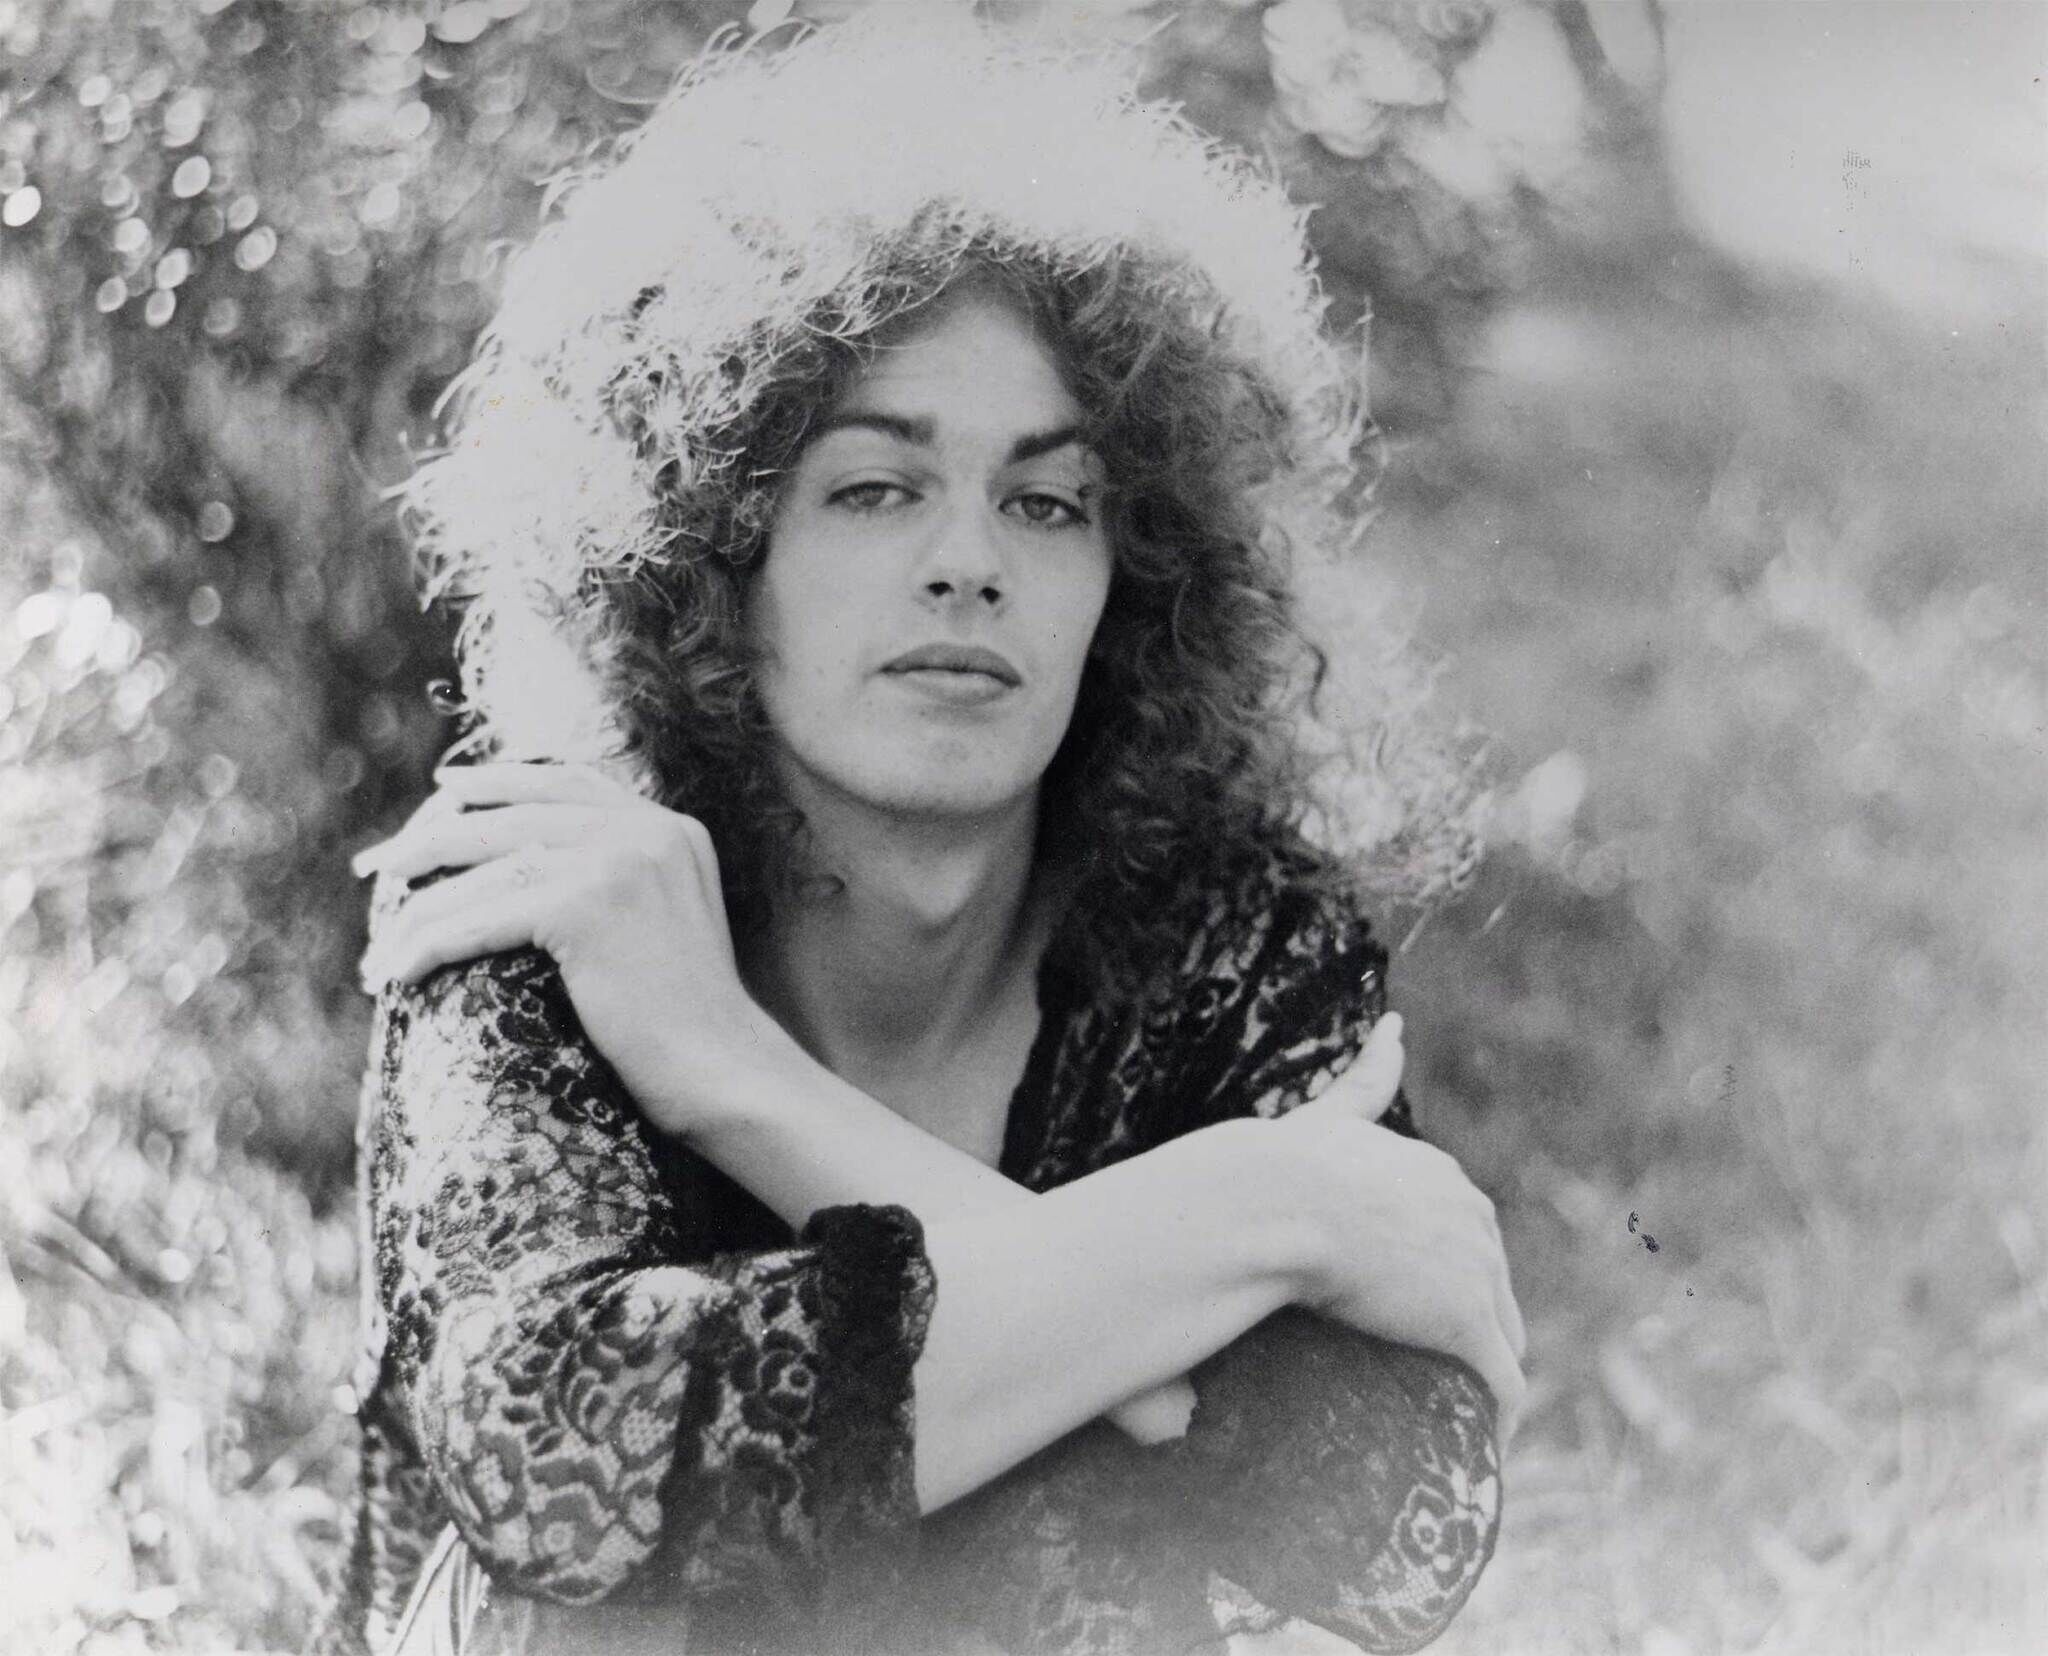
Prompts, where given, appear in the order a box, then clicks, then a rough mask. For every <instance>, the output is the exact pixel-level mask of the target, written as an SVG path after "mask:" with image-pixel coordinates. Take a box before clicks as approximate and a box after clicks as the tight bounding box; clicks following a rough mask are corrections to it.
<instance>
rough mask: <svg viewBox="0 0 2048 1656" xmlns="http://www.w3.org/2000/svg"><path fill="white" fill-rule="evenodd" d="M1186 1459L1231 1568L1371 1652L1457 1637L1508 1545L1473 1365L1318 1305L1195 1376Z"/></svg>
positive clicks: (1215, 1555) (1284, 1315)
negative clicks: (1450, 1630)
mask: <svg viewBox="0 0 2048 1656" xmlns="http://www.w3.org/2000/svg"><path fill="white" fill-rule="evenodd" d="M1193 1381H1194V1386H1195V1396H1196V1405H1195V1414H1194V1418H1193V1420H1192V1421H1191V1422H1190V1424H1189V1428H1188V1434H1187V1437H1186V1438H1185V1439H1184V1440H1183V1442H1182V1444H1181V1448H1180V1456H1181V1459H1182V1461H1183V1463H1184V1464H1185V1465H1186V1466H1187V1467H1188V1469H1189V1471H1190V1474H1191V1478H1190V1484H1191V1488H1190V1491H1189V1493H1190V1496H1191V1499H1192V1502H1193V1504H1194V1508H1195V1514H1194V1515H1195V1517H1196V1521H1197V1523H1198V1525H1199V1527H1200V1528H1201V1529H1202V1531H1203V1532H1204V1535H1205V1540H1206V1543H1207V1545H1206V1550H1207V1552H1208V1554H1209V1557H1210V1558H1211V1559H1212V1561H1213V1562H1214V1563H1215V1566H1216V1568H1217V1570H1218V1572H1219V1573H1221V1574H1222V1575H1224V1576H1226V1577H1228V1578H1229V1579H1230V1580H1231V1581H1233V1582H1235V1583H1236V1584H1237V1585H1238V1586H1240V1587H1243V1588H1245V1589H1246V1590H1248V1591H1249V1592H1250V1593H1252V1594H1253V1595H1254V1596H1255V1597H1256V1598H1257V1599H1259V1600H1260V1602H1262V1603H1263V1604H1265V1605H1268V1606H1270V1607H1271V1608H1272V1609H1274V1610H1278V1611H1282V1612H1284V1613H1286V1614H1287V1615H1291V1616H1300V1617H1302V1618H1303V1619H1305V1620H1307V1621H1311V1622H1314V1623H1316V1624H1317V1625H1318V1626H1320V1627H1324V1628H1327V1629H1329V1630H1330V1631H1331V1632H1333V1633H1337V1634H1340V1635H1342V1636H1343V1637H1345V1638H1348V1639H1350V1640H1352V1641H1353V1642H1354V1643H1356V1644H1358V1645H1359V1646H1360V1647H1361V1648H1363V1649H1366V1650H1372V1651H1410V1650H1415V1649H1419V1648H1420V1647H1421V1646H1422V1645H1424V1644H1427V1643H1428V1642H1429V1641H1430V1640H1431V1639H1433V1638H1435V1637H1436V1636H1437V1634H1439V1633H1441V1632H1442V1631H1443V1629H1444V1627H1445V1625H1446V1624H1447V1623H1448V1622H1449V1621H1450V1619H1451V1617H1453V1616H1454V1615H1456V1614H1457V1612H1458V1610H1459V1609H1460V1608H1461V1607H1462V1606H1463V1604H1464V1602H1465V1600H1466V1598H1467V1597H1469V1596H1470V1594H1471V1591H1472V1588H1473V1586H1474V1584H1475V1583H1476V1582H1477V1581H1478V1579H1479V1573H1480V1571H1481V1570H1483V1569H1484V1568H1485V1566H1486V1563H1487V1560H1488V1559H1489V1558H1491V1557H1492V1555H1493V1546H1494V1540H1495V1537H1496V1535H1497V1533H1498V1531H1499V1526H1500V1495H1501V1486H1500V1461H1499V1451H1498V1446H1497V1444H1496V1441H1495V1438H1494V1431H1493V1413H1494V1410H1493V1398H1492V1396H1491V1394H1490V1393H1489V1392H1488V1391H1487V1389H1486V1386H1485V1384H1484V1383H1483V1382H1482V1381H1481V1380H1480V1379H1479V1377H1478V1376H1477V1375H1476V1374H1474V1373H1473V1372H1472V1370H1471V1369H1469V1368H1467V1367H1466V1366H1465V1365H1464V1364H1463V1363H1460V1362H1458V1361H1457V1360H1456V1359H1454V1358H1450V1357H1445V1356H1442V1355H1440V1354H1438V1353H1435V1352H1427V1351H1418V1350H1415V1349H1413V1348H1411V1347H1408V1346H1399V1345H1394V1344H1391V1343H1390V1342H1388V1341H1385V1340H1379V1339H1374V1338H1373V1337H1371V1336H1370V1335H1366V1334H1361V1333H1358V1332H1357V1331H1355V1330H1352V1329H1348V1328H1345V1327H1343V1326H1341V1325H1340V1324H1337V1323H1332V1322H1329V1321H1327V1320H1326V1319H1323V1318H1319V1317H1316V1316H1312V1315H1310V1314H1309V1313H1307V1312H1302V1311H1283V1312H1281V1313H1280V1314H1279V1315H1277V1316H1274V1317H1271V1318H1268V1319H1267V1320H1266V1321H1265V1322H1264V1323H1262V1324H1260V1325H1259V1327H1258V1328H1256V1329H1254V1330H1253V1331H1252V1332H1251V1333H1250V1334H1248V1335H1246V1336H1245V1337H1244V1338H1243V1339H1241V1340H1238V1341H1237V1342H1236V1343H1235V1344H1233V1345H1231V1346H1228V1347H1226V1348H1225V1349H1224V1350H1223V1351H1221V1352H1219V1353H1218V1354H1217V1355H1216V1356H1215V1357H1213V1358H1211V1359H1210V1360H1209V1361H1208V1362H1206V1363H1204V1364H1202V1365H1200V1366H1199V1367H1198V1368H1197V1369H1196V1370H1195V1372H1194V1375H1193Z"/></svg>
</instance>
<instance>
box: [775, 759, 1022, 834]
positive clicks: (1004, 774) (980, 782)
mask: <svg viewBox="0 0 2048 1656" xmlns="http://www.w3.org/2000/svg"><path fill="white" fill-rule="evenodd" d="M988 757H990V756H989V755H987V754H986V753H977V754H974V755H963V754H960V753H941V754H931V753H919V754H916V755H893V756H890V758H889V759H888V760H884V761H883V762H880V763H871V764H866V765H862V764H847V763H845V762H844V761H842V762H840V763H838V764H831V765H822V766H816V767H811V774H812V776H813V777H814V778H815V779H816V780H817V781H819V782H822V783H824V784H825V785H826V786H827V787H828V788H830V789H831V790H832V791H833V792H835V793H837V794H839V795H840V796H841V797H843V798H845V799H847V800H850V801H853V802H856V803H858V804H860V805H864V806H866V807H867V808H868V809H870V810H873V811H879V812H882V813H884V814H886V815H889V816H901V817H905V818H917V819H922V820H932V819H941V818H966V817H986V816H993V815H1000V814H1001V813H1003V812H1005V811H1008V810H1013V809H1015V808H1017V807H1018V806H1020V805H1024V804H1027V803H1028V802H1029V801H1030V800H1031V799H1032V798H1033V797H1034V796H1035V794H1036V793H1037V789H1038V775H1039V773H1038V772H1037V771H1035V770H1025V769H1022V768H1020V767H1017V766H1014V765H1007V764H997V765H991V764H988V763H986V759H987V758H988ZM977 759H980V760H982V761H983V762H982V763H976V762H975V761H976V760H977Z"/></svg>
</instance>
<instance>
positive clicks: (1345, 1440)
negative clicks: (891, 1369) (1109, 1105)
mask: <svg viewBox="0 0 2048 1656" xmlns="http://www.w3.org/2000/svg"><path fill="white" fill-rule="evenodd" d="M1253 907H1254V909H1255V911H1256V913H1255V917H1254V918H1253V919H1252V920H1251V921H1250V922H1249V923H1247V924H1245V925H1242V926H1240V927H1233V928H1228V929H1227V930H1226V932H1225V943H1224V945H1223V946H1220V947H1219V948H1218V949H1217V951H1216V952H1215V953H1214V954H1213V955H1212V956H1211V957H1210V959H1209V961H1208V962H1207V964H1206V968H1205V969H1203V970H1201V971H1199V972H1198V974H1197V976H1196V978H1195V980H1194V981H1193V982H1192V983H1190V984H1189V985H1188V986H1187V988H1188V991H1189V1004H1190V1005H1191V1006H1192V1007H1193V1008H1194V1026H1195V1027H1194V1028H1193V1029H1192V1030H1191V1031H1189V1033H1188V1038H1187V1040H1186V1041H1185V1043H1184V1047H1183V1050H1184V1051H1185V1052H1186V1054H1187V1062H1186V1066H1185V1067H1184V1068H1183V1069H1182V1071H1181V1074H1180V1077H1179V1081H1178V1088H1179V1090H1180V1093H1181V1096H1182V1097H1183V1098H1184V1099H1187V1100H1190V1101H1191V1102H1193V1103H1194V1120H1193V1122H1192V1123H1191V1125H1201V1124H1204V1123H1207V1122H1212V1121H1221V1120H1225V1119H1228V1118H1231V1117H1238V1116H1262V1117H1275V1116H1279V1115H1283V1114H1285V1113H1286V1112H1287V1111H1289V1110H1291V1109H1294V1108H1295V1107H1297V1106H1298V1105H1300V1104H1302V1103H1304V1102H1306V1101H1307V1100H1308V1099H1310V1098H1312V1097H1315V1096H1316V1095H1318V1094H1319V1093H1320V1092H1321V1091H1322V1090H1323V1089H1324V1088H1325V1087H1327V1086H1328V1085H1329V1084H1330V1083H1331V1082H1332V1081H1333V1080H1334V1079H1335V1078H1336V1077H1337V1075H1339V1074H1340V1073H1341V1072H1342V1071H1343V1070H1344V1069H1345V1068H1347V1067H1348V1066H1349V1065H1350V1064H1351V1063H1352V1061H1353V1060H1354V1059H1356V1058H1357V1056H1358V1054H1359V1052H1360V1050H1361V1049H1362V1048H1363V1046H1364V1044H1365V1039H1366V1036H1367V1035H1368V1034H1369V1033H1370V1032H1371V1029H1372V1026H1373V1024H1374V1023H1376V1022H1377V1021H1378V1020H1379V1017H1380V1015H1381V1014H1382V1012H1383V1011H1384V1010H1385V1005H1386V990H1385V973H1386V965H1387V956H1386V951H1385V950H1384V949H1383V948H1382V947H1381V946H1380V944H1379V943H1378V941H1377V940H1376V939H1375V938H1374V937H1373V935H1372V932H1371V929H1370V927H1369V925H1368V924H1367V923H1366V921H1365V920H1364V919H1363V918H1362V917H1361V916H1359V915H1358V914H1357V913H1356V912H1355V910H1354V909H1352V907H1351V906H1350V904H1349V903H1348V902H1347V901H1345V900H1342V899H1340V898H1336V897H1333V896H1330V895H1328V894H1326V893H1322V892H1318V891H1315V890H1314V889H1313V888H1310V887H1304V886H1300V885H1290V886H1283V887H1282V888H1281V889H1280V890H1279V891H1278V892H1277V893H1268V894H1267V895H1266V897H1265V898H1264V900H1262V901H1261V902H1259V903H1257V904H1255V905H1253ZM1383 1121H1384V1123H1385V1124H1386V1125H1387V1126H1389V1127H1391V1128H1393V1129H1394V1130H1396V1131H1398V1132H1402V1133H1405V1134H1408V1135H1409V1136H1411V1137H1412V1136H1414V1134H1415V1127H1414V1122H1413V1119H1412V1116H1411V1115H1410V1113H1409V1109H1408V1102H1407V1099H1406V1098H1405V1096H1403V1097H1399V1098H1397V1100H1396V1103H1395V1105H1394V1107H1393V1109H1391V1110H1390V1111H1389V1112H1388V1114H1387V1116H1386V1117H1384V1118H1383ZM1191 1379H1192V1381H1193V1384H1194V1389H1195V1395H1196V1406H1195V1413H1194V1416H1193V1419H1192V1421H1191V1422H1190V1424H1189V1428H1188V1432H1187V1435H1186V1437H1185V1438H1184V1439H1183V1440H1181V1442H1180V1443H1179V1444H1177V1445H1175V1446H1174V1448H1173V1450H1172V1456H1173V1458H1174V1459H1175V1460H1176V1461H1177V1462H1178V1463H1179V1465H1180V1467H1181V1469H1182V1471H1183V1473H1184V1478H1183V1480H1182V1482H1181V1484H1180V1491H1181V1495H1182V1498H1183V1499H1184V1501H1185V1502H1186V1507H1185V1509H1184V1517H1185V1521H1186V1527H1187V1529H1188V1531H1189V1533H1191V1534H1192V1535H1193V1536H1194V1537H1195V1538H1196V1541H1197V1544H1198V1546H1199V1548H1200V1550H1201V1552H1202V1553H1203V1554H1204V1555H1205V1556H1206V1558H1207V1560H1208V1561H1209V1563H1210V1564H1211V1566H1212V1567H1213V1568H1214V1569H1215V1571H1216V1572H1217V1573H1218V1574H1219V1575H1221V1576H1223V1577H1224V1578H1226V1579H1227V1580H1228V1581H1230V1582H1232V1583H1234V1584H1235V1585H1236V1586H1238V1587H1240V1588H1242V1589H1244V1590H1245V1591H1247V1592H1249V1593H1250V1594H1251V1595H1252V1596H1253V1597H1254V1598H1255V1599H1257V1600H1258V1601H1259V1603H1261V1604H1262V1605H1264V1606H1266V1607H1268V1608H1269V1609H1270V1610H1272V1611H1274V1612H1277V1613H1280V1614H1284V1615H1287V1616H1298V1617H1300V1618H1302V1619H1303V1620H1305V1621H1309V1622H1312V1623H1314V1624H1316V1625H1317V1626H1320V1627H1322V1628H1325V1629H1327V1630H1328V1631H1330V1632H1333V1633H1336V1634H1338V1635H1340V1636H1342V1637H1344V1638H1346V1639H1348V1640H1350V1641H1351V1642H1352V1643H1353V1644H1355V1645H1357V1646H1358V1647H1359V1648H1360V1649H1361V1650H1367V1651H1388V1652H1394V1651H1410V1650H1416V1649H1419V1648H1420V1647H1421V1646H1423V1645H1425V1644H1427V1643H1428V1642H1429V1641H1430V1640H1432V1639H1433V1638H1435V1637H1436V1636H1437V1635H1438V1634H1439V1633H1441V1632H1442V1631H1443V1629H1444V1628H1445V1627H1446V1626H1447V1625H1448V1624H1449V1622H1450V1620H1451V1618H1452V1617H1453V1616H1454V1615H1455V1614H1456V1613H1457V1612H1458V1610H1459V1609H1460V1608H1462V1607H1463V1605H1464V1603H1465V1600H1466V1599H1467V1598H1468V1597H1469V1596H1470V1594H1471V1591H1472V1589H1473V1587H1474V1586H1475V1585H1476V1584H1477V1582H1478V1579H1479V1575H1480V1572H1481V1571H1482V1570H1483V1569H1484V1568H1485V1566H1486V1563H1487V1561H1488V1560H1489V1559H1490V1558H1491V1557H1492V1554H1493V1548H1494V1542H1495V1539H1496V1536H1497V1534H1498V1530H1499V1524H1500V1510H1501V1479H1500V1452H1499V1444H1498V1442H1497V1440H1496V1437H1495V1432H1494V1402H1493V1396H1492V1393H1491V1392H1490V1391H1489V1390H1488V1389H1487V1387H1486V1385H1485V1384H1484V1382H1483V1381H1481V1380H1480V1378H1479V1376H1478V1375H1477V1374H1476V1373H1474V1371H1473V1370H1472V1369H1471V1368H1469V1367H1468V1366H1466V1365H1465V1364H1464V1363H1462V1362H1459V1361H1458V1360H1457V1359H1455V1358H1452V1357H1448V1356H1445V1355H1443V1354H1441V1353H1438V1352H1431V1351H1421V1350H1417V1349H1414V1348H1412V1347H1407V1346H1400V1345H1395V1344H1393V1343H1391V1342H1389V1341H1386V1340H1381V1339H1376V1338H1374V1337H1372V1336H1370V1335H1366V1334H1362V1333H1359V1332H1358V1331H1356V1330H1354V1329H1351V1328H1347V1327H1345V1326H1343V1325H1341V1324H1338V1323H1336V1322H1333V1321H1331V1320H1329V1319H1327V1318H1322V1317H1318V1316H1315V1315H1313V1314H1310V1313H1308V1312H1305V1311H1299V1310H1289V1311H1284V1312H1281V1313H1280V1314H1278V1315H1277V1316H1274V1317H1271V1318H1269V1319H1267V1321H1265V1322H1264V1323H1262V1324H1260V1325H1259V1326H1258V1327H1256V1328H1254V1329H1252V1330H1251V1331H1250V1332H1249V1333H1247V1334H1246V1335H1245V1336H1243V1337H1242V1338H1241V1339H1239V1340H1237V1341H1235V1342H1234V1343H1232V1344H1231V1345H1229V1346H1227V1347H1226V1348H1224V1350H1222V1351H1221V1352H1219V1353H1218V1354H1217V1355H1216V1356H1215V1357H1213V1358H1211V1359H1210V1360H1209V1361H1207V1362H1205V1363H1203V1364H1201V1365H1199V1366H1198V1367H1197V1368H1196V1369H1195V1371H1194V1373H1193V1375H1192V1376H1191Z"/></svg>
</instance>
